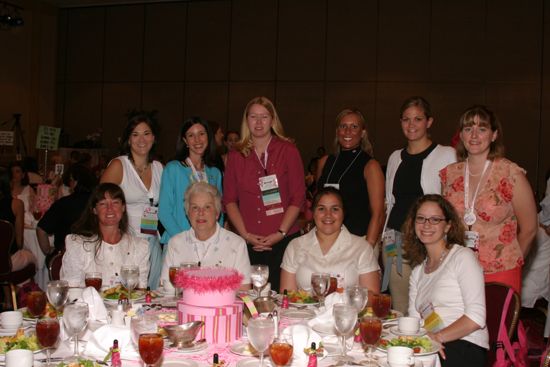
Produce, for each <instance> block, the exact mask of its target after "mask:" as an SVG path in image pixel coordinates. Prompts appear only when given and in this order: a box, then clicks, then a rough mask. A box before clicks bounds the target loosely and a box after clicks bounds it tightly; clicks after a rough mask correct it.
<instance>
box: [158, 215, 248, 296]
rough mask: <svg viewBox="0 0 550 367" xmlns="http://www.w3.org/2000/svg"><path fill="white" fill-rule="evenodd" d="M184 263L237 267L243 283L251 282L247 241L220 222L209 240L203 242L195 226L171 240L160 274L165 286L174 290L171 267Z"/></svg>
mask: <svg viewBox="0 0 550 367" xmlns="http://www.w3.org/2000/svg"><path fill="white" fill-rule="evenodd" d="M184 262H194V263H198V262H200V263H201V266H222V267H225V268H233V269H236V270H237V271H239V272H240V273H241V274H242V275H243V276H244V278H243V281H242V284H250V260H249V258H248V250H247V249H246V242H245V241H244V240H243V238H242V237H240V236H238V235H236V234H235V233H233V232H230V231H228V230H226V229H224V228H222V227H220V225H219V224H218V223H216V232H215V233H214V234H213V235H212V237H210V238H209V239H207V240H206V241H200V240H199V239H198V238H197V237H196V236H195V231H194V230H193V228H191V229H189V230H187V231H183V232H181V233H178V234H177V235H175V236H174V237H172V238H171V239H170V241H169V242H168V250H167V251H166V257H165V258H164V263H163V265H162V272H161V277H160V278H161V282H162V284H163V285H164V288H165V289H172V285H171V284H170V279H169V276H168V271H169V269H170V267H171V266H179V265H180V264H181V263H184Z"/></svg>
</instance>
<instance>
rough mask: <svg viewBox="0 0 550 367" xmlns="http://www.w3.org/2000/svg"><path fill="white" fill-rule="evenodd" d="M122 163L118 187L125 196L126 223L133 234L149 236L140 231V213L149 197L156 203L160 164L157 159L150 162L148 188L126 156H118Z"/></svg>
mask: <svg viewBox="0 0 550 367" xmlns="http://www.w3.org/2000/svg"><path fill="white" fill-rule="evenodd" d="M115 159H118V160H119V161H120V162H121V163H122V182H121V183H120V187H121V188H122V191H124V196H125V197H126V212H127V213H128V224H129V227H130V230H131V232H132V234H133V235H134V236H137V237H149V236H150V235H147V234H143V233H141V231H140V224H141V215H142V214H143V210H145V207H146V206H148V205H150V199H151V198H152V199H153V205H158V202H159V192H160V178H161V176H162V169H163V167H162V164H161V163H160V162H158V161H153V162H151V174H152V176H151V187H150V188H149V190H147V188H146V187H145V185H144V184H143V181H141V178H140V177H139V175H138V173H137V171H136V169H135V167H134V165H133V164H132V162H130V159H129V158H128V157H127V156H124V155H123V156H119V157H117V158H115Z"/></svg>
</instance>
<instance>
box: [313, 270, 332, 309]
mask: <svg viewBox="0 0 550 367" xmlns="http://www.w3.org/2000/svg"><path fill="white" fill-rule="evenodd" d="M329 284H330V274H329V273H313V274H311V288H312V289H313V293H315V295H316V296H317V298H318V299H319V307H322V306H324V305H325V295H326V294H327V292H328V288H329Z"/></svg>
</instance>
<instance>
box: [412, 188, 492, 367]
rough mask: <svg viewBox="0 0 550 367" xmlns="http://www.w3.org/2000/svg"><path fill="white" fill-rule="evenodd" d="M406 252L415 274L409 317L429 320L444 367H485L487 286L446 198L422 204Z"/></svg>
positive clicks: (414, 209)
mask: <svg viewBox="0 0 550 367" xmlns="http://www.w3.org/2000/svg"><path fill="white" fill-rule="evenodd" d="M403 230H404V231H403V247H404V249H405V252H406V255H405V256H406V257H407V258H408V259H409V261H410V263H411V266H413V267H414V268H413V271H412V273H411V276H410V280H409V316H414V317H421V318H422V319H424V326H425V328H426V329H427V330H428V331H429V332H430V333H431V335H430V336H431V337H432V339H434V340H436V341H437V342H439V343H441V344H442V348H441V350H440V353H441V356H442V357H443V360H442V362H441V365H442V366H444V367H445V366H479V367H482V366H484V364H485V355H486V352H487V348H489V334H488V332H487V328H486V327H485V284H484V281H483V270H482V268H481V266H480V265H479V263H478V261H477V259H476V257H475V254H474V253H473V251H471V250H470V249H468V248H466V247H464V228H463V226H462V222H461V220H460V219H459V217H458V215H457V214H456V211H455V210H454V208H453V206H452V205H451V204H450V203H449V202H448V201H447V200H445V199H444V198H443V197H442V196H441V195H436V194H430V195H425V196H422V197H421V198H420V199H418V200H417V201H416V202H415V203H414V204H413V206H412V207H411V210H410V212H409V215H408V216H407V218H406V220H405V223H404V226H403Z"/></svg>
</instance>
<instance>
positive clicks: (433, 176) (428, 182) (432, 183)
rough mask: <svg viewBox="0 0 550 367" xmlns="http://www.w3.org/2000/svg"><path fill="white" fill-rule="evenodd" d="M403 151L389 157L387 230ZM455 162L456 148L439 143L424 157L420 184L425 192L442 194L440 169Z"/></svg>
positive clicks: (400, 150) (387, 172)
mask: <svg viewBox="0 0 550 367" xmlns="http://www.w3.org/2000/svg"><path fill="white" fill-rule="evenodd" d="M402 151H403V149H398V150H396V151H394V152H393V153H392V154H391V155H390V158H389V159H388V166H387V168H386V223H385V224H384V230H386V226H387V225H388V219H389V217H390V213H391V210H392V208H393V205H394V204H395V197H394V196H393V180H394V179H395V174H396V172H397V169H398V168H399V166H400V165H401V152H402ZM455 162H456V152H455V150H454V148H453V147H448V146H443V145H439V144H438V145H437V146H436V147H435V148H434V150H432V151H431V153H430V154H428V156H427V157H426V158H424V161H423V162H422V172H421V173H420V186H421V187H422V191H423V192H424V194H441V180H440V179H439V171H440V170H441V169H443V168H445V167H447V166H448V165H449V164H451V163H455Z"/></svg>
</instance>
